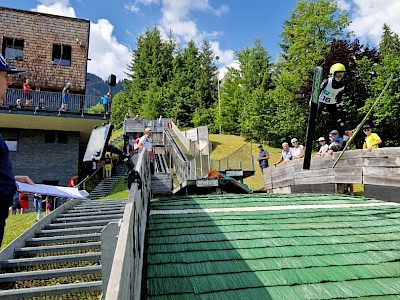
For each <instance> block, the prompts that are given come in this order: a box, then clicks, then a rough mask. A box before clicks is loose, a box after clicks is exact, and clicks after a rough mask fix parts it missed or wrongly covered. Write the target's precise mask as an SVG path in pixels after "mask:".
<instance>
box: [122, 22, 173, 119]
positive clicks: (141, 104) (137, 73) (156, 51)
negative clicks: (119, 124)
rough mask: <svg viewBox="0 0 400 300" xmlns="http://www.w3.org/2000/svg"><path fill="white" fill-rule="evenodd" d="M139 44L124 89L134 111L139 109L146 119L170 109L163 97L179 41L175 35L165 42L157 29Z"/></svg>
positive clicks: (142, 36)
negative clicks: (177, 41)
mask: <svg viewBox="0 0 400 300" xmlns="http://www.w3.org/2000/svg"><path fill="white" fill-rule="evenodd" d="M136 44H137V48H136V49H135V50H133V53H132V62H131V64H130V65H129V66H128V70H129V72H128V78H129V79H128V80H127V83H126V85H125V89H126V91H127V93H129V97H130V98H131V101H132V102H133V103H132V105H131V106H132V108H134V109H138V110H139V112H140V114H141V115H142V116H143V117H145V118H150V119H151V118H156V117H158V116H159V115H160V114H163V113H164V114H165V111H166V110H167V109H166V108H167V107H165V101H163V99H162V97H161V98H160V95H164V93H162V90H163V89H166V88H168V86H166V85H167V84H166V83H168V82H169V81H170V79H171V77H172V68H173V59H174V53H175V49H176V42H175V40H174V39H173V37H172V35H170V38H169V40H167V41H163V40H162V39H161V33H160V31H159V30H158V28H157V27H154V28H153V29H148V30H146V32H145V33H144V34H142V35H140V36H139V37H138V39H137V42H136ZM166 94H168V93H166Z"/></svg>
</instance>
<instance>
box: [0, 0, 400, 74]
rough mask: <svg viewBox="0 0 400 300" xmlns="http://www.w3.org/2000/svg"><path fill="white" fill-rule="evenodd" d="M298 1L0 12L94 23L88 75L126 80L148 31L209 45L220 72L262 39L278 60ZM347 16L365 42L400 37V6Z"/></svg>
mask: <svg viewBox="0 0 400 300" xmlns="http://www.w3.org/2000/svg"><path fill="white" fill-rule="evenodd" d="M296 2H297V1H296V0H249V1H243V0H230V1H228V0H2V1H1V4H0V5H1V6H5V7H12V8H18V9H24V10H32V11H38V12H44V13H51V14H56V15H64V16H69V17H76V18H82V19H89V20H90V21H91V33H90V44H89V57H90V58H91V61H89V63H88V71H89V72H91V73H94V74H96V75H98V76H100V77H102V78H103V79H105V78H107V77H108V75H109V74H111V73H113V74H116V75H117V78H118V79H122V78H124V77H125V76H126V75H125V74H124V72H125V71H126V66H127V64H128V63H129V62H130V60H131V57H130V54H131V52H132V49H134V48H135V42H136V38H137V36H138V35H139V34H140V33H143V32H144V30H145V29H146V28H151V27H153V26H158V27H159V28H160V30H161V31H162V32H163V33H164V34H165V33H166V32H167V31H168V30H169V29H172V31H173V32H174V34H175V35H176V36H177V37H178V39H179V41H180V44H181V46H184V45H185V44H186V43H187V41H188V40H190V39H193V40H194V41H195V42H196V43H198V44H200V43H201V41H202V40H204V39H206V40H208V41H210V43H211V46H212V48H213V50H214V53H215V54H216V55H218V56H219V57H220V61H219V62H220V66H219V67H220V68H221V73H223V70H224V66H232V65H235V55H234V53H235V52H236V51H239V50H241V49H244V48H246V47H251V46H252V45H253V42H254V39H255V38H256V37H259V38H260V39H261V41H262V43H263V45H264V47H265V48H266V50H267V51H268V53H269V54H270V56H271V57H272V58H273V59H274V58H276V57H277V55H278V53H279V52H280V48H279V42H280V33H281V32H282V28H283V27H282V26H283V22H284V20H287V19H289V17H290V10H292V9H294V8H295V6H296ZM338 4H339V6H340V7H341V8H343V9H346V10H348V12H349V14H350V19H351V21H352V25H351V27H350V30H352V31H353V32H354V34H355V37H357V38H359V39H360V40H361V41H362V42H368V43H369V44H370V45H371V46H375V45H377V43H378V42H379V39H380V35H381V32H382V25H383V23H384V22H386V23H387V24H389V25H390V26H391V28H392V29H393V30H394V31H395V32H397V33H399V32H400V0H338Z"/></svg>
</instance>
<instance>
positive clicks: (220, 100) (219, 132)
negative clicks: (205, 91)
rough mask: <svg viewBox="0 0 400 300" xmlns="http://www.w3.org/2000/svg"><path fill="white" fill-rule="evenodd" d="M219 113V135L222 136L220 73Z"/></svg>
mask: <svg viewBox="0 0 400 300" xmlns="http://www.w3.org/2000/svg"><path fill="white" fill-rule="evenodd" d="M217 79H218V111H219V120H218V123H219V134H221V95H220V88H219V73H218V78H217Z"/></svg>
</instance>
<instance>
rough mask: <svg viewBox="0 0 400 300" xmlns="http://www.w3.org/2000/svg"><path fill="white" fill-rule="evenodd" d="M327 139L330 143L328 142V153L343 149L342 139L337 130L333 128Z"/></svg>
mask: <svg viewBox="0 0 400 300" xmlns="http://www.w3.org/2000/svg"><path fill="white" fill-rule="evenodd" d="M329 139H330V140H331V143H330V144H329V148H328V153H329V154H332V153H333V152H338V151H340V150H342V149H343V143H344V140H343V138H341V137H340V136H339V132H338V131H337V130H336V129H334V130H332V131H331V132H330V133H329Z"/></svg>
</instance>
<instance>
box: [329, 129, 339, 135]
mask: <svg viewBox="0 0 400 300" xmlns="http://www.w3.org/2000/svg"><path fill="white" fill-rule="evenodd" d="M329 134H339V131H337V130H336V129H333V130H332V131H331V132H329Z"/></svg>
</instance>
